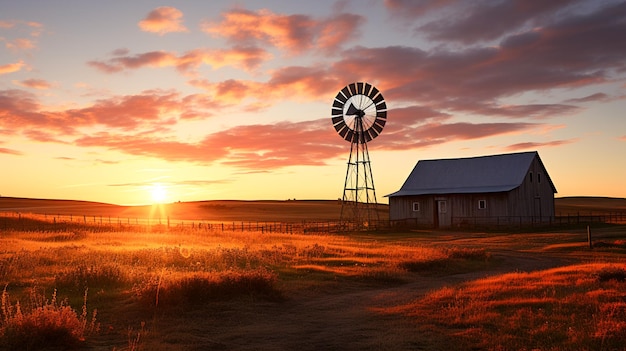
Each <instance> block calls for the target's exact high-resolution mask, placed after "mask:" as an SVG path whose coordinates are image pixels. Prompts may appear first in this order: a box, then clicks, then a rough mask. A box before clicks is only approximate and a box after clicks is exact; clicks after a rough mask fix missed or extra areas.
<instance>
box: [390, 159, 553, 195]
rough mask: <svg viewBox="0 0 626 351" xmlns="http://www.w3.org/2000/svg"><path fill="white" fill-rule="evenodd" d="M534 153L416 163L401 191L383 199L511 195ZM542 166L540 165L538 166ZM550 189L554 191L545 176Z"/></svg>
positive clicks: (524, 174) (520, 180)
mask: <svg viewBox="0 0 626 351" xmlns="http://www.w3.org/2000/svg"><path fill="white" fill-rule="evenodd" d="M535 157H536V158H537V159H538V160H539V162H541V159H540V158H539V154H538V153H537V152H536V151H532V152H520V153H513V154H503V155H491V156H481V157H470V158H455V159H441V160H422V161H419V162H418V163H417V164H416V165H415V167H414V168H413V171H412V172H411V174H410V175H409V177H408V178H407V179H406V181H405V182H404V184H403V185H402V187H401V188H400V190H398V191H396V192H394V193H392V194H389V195H386V197H395V196H405V195H426V194H449V193H456V194H467V193H493V192H504V191H510V190H512V189H514V188H516V187H518V186H520V184H522V182H523V181H524V179H525V177H526V174H527V172H528V169H529V167H530V166H531V164H532V162H533V160H534V159H535ZM541 165H542V166H543V163H541ZM544 173H545V175H546V177H547V180H548V181H549V182H550V186H551V187H552V189H553V191H554V192H555V193H556V188H555V186H554V184H553V183H552V180H551V179H550V177H549V176H548V174H547V172H544Z"/></svg>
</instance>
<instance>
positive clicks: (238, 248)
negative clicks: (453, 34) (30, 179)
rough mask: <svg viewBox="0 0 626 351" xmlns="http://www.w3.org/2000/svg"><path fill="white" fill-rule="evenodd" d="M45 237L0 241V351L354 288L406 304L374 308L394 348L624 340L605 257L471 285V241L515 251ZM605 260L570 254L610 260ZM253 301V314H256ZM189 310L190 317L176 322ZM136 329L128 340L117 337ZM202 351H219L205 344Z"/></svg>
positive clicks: (233, 237) (279, 238)
mask: <svg viewBox="0 0 626 351" xmlns="http://www.w3.org/2000/svg"><path fill="white" fill-rule="evenodd" d="M54 228H56V229H58V230H55V231H52V230H50V231H32V230H26V231H22V230H20V229H19V228H9V229H7V230H3V231H2V232H1V233H0V284H1V285H2V286H5V289H4V293H3V300H2V321H1V323H2V325H1V327H0V328H1V329H0V333H1V336H0V349H7V350H11V349H16V348H19V347H18V346H16V345H19V344H20V343H31V344H24V345H29V346H28V347H29V349H30V350H36V349H41V348H43V346H42V342H41V341H37V340H42V338H53V339H54V340H57V341H58V345H57V346H58V348H59V349H71V348H73V347H78V346H81V345H85V344H87V345H88V344H89V342H90V340H93V339H94V338H95V339H98V338H100V339H99V340H102V338H104V339H105V340H106V341H107V342H108V341H109V340H115V343H114V344H115V345H118V346H119V345H124V346H123V347H122V348H123V349H129V350H138V349H141V348H142V347H141V344H142V343H144V342H148V343H150V345H157V344H159V343H160V342H162V341H163V339H162V338H165V337H164V336H163V334H165V333H163V329H160V330H158V328H172V327H167V326H165V327H164V325H167V323H168V322H170V321H171V320H175V321H176V322H177V323H187V322H188V320H187V319H186V318H189V321H190V323H196V324H197V323H202V321H205V320H206V319H210V318H213V319H212V320H211V321H212V323H213V324H212V326H213V327H214V328H219V327H220V325H219V324H220V323H222V322H221V319H220V318H221V317H222V316H227V318H226V319H225V320H231V321H239V320H240V319H239V317H240V316H239V315H237V313H240V314H242V315H245V316H248V317H249V316H252V317H255V316H256V317H259V316H262V315H263V314H264V313H266V312H268V311H269V313H270V314H271V313H272V312H276V311H280V310H281V309H282V308H283V306H285V305H287V306H291V307H293V305H297V303H295V302H293V301H294V300H298V299H300V300H298V301H300V302H301V300H304V299H307V298H318V299H320V300H321V299H324V298H326V296H329V295H333V296H336V295H339V294H340V293H344V292H348V293H351V292H353V291H360V290H367V289H372V290H373V291H376V294H378V292H380V291H383V289H387V288H392V290H393V293H389V294H390V296H391V295H393V294H395V293H396V292H397V291H401V293H398V294H399V295H402V294H407V295H408V296H412V295H411V294H416V298H415V300H414V301H413V302H411V303H407V304H404V305H400V306H393V307H386V308H381V309H379V312H381V313H382V314H386V315H389V314H394V315H398V314H400V315H402V318H404V317H405V316H409V319H410V320H411V321H412V328H413V329H411V331H410V333H409V334H407V335H396V336H394V338H397V339H398V340H397V342H398V343H400V342H401V339H409V338H418V337H419V338H420V339H424V338H429V337H430V338H440V339H442V340H444V341H442V342H441V343H439V344H438V343H437V342H434V341H433V343H432V345H444V346H445V348H450V349H488V350H489V349H490V350H532V349H542V350H603V349H606V350H611V349H623V346H622V345H621V342H623V340H626V322H625V321H626V293H625V291H626V285H625V284H626V267H625V266H624V265H623V264H620V263H619V262H623V259H621V260H622V261H620V259H619V258H618V259H616V261H617V262H618V263H611V264H609V263H604V262H602V260H603V257H604V256H594V257H595V258H594V259H592V260H589V261H591V262H594V263H587V264H576V265H570V266H565V267H561V268H557V269H551V270H544V271H538V272H531V273H519V272H518V273H507V274H500V275H493V276H491V277H487V278H485V277H484V276H485V274H487V273H486V270H491V269H493V268H498V267H497V264H499V263H500V261H498V260H496V259H494V258H493V256H492V253H491V251H490V250H491V249H490V248H484V247H480V246H481V244H484V243H489V245H491V248H494V247H497V248H498V249H507V248H509V247H513V246H512V245H520V244H519V243H514V244H510V243H507V241H510V237H505V236H495V235H494V236H490V235H484V238H482V237H480V235H478V234H475V235H474V237H472V238H468V237H467V236H464V235H462V234H461V235H459V234H455V233H447V234H445V235H448V236H449V238H447V237H444V236H443V235H441V236H440V239H441V240H439V241H438V242H436V243H435V242H434V241H435V240H433V238H431V237H429V235H430V234H428V233H422V234H420V235H422V238H420V239H419V240H416V239H415V238H408V237H405V236H403V234H397V235H396V237H395V238H394V237H392V238H390V237H383V236H382V235H381V236H380V237H375V236H369V235H368V236H363V235H354V236H337V235H313V234H308V235H304V234H280V233H263V234H261V233H258V232H241V231H238V232H228V231H224V232H222V231H214V232H207V231H206V230H197V229H191V228H189V229H185V230H175V231H167V229H166V228H164V227H162V228H161V229H162V230H161V229H159V230H157V229H155V228H153V229H151V230H143V231H120V230H119V228H118V229H116V231H100V232H97V231H91V230H90V229H89V228H81V227H80V226H77V227H72V228H69V229H59V225H58V224H57V226H55V227H54ZM618 234H619V233H618ZM552 235H553V236H554V237H556V236H557V235H556V234H552ZM620 235H621V234H620ZM453 239H454V241H453ZM481 240H482V241H481ZM555 240H562V237H560V238H559V239H552V236H550V237H548V236H542V235H541V234H536V235H535V236H532V235H529V239H528V241H526V242H524V243H523V245H524V249H525V250H526V249H528V248H530V247H532V246H533V245H535V246H536V245H538V244H536V243H539V244H540V245H543V246H541V249H539V248H538V249H537V252H540V253H539V254H538V255H544V254H552V253H556V254H558V255H566V254H567V252H568V250H569V251H572V250H579V247H578V246H573V245H569V246H562V247H559V248H558V250H557V249H545V248H547V247H549V246H550V245H553V244H554V243H555V242H556V241H555ZM572 240H574V239H572ZM479 242H480V243H479ZM606 242H608V240H607V241H606ZM583 244H584V243H583ZM583 244H580V245H582V247H584V245H583ZM622 244H623V242H620V241H615V245H622ZM463 245H465V246H463ZM507 245H508V246H507ZM577 245H578V244H577ZM514 247H516V248H517V246H514ZM542 250H543V251H542ZM611 250H612V251H611ZM615 250H616V249H615V248H607V249H606V250H596V251H591V250H585V251H584V252H585V255H587V254H588V255H592V254H596V253H597V254H598V255H619V254H620V252H619V251H618V252H614V251H615ZM618 250H619V248H618ZM577 254H578V253H577ZM472 272H475V274H474V275H472V274H471V273H472ZM457 273H465V274H463V275H461V276H467V277H471V278H468V281H467V282H464V283H462V284H461V283H459V282H460V281H462V280H461V279H459V278H455V279H454V280H450V281H451V282H452V283H450V284H452V285H450V286H448V287H444V288H438V289H434V290H431V291H430V292H429V293H428V294H426V295H425V296H423V292H424V291H426V290H427V289H426V286H422V285H420V284H421V283H422V281H430V282H433V281H436V282H447V281H448V280H446V279H447V278H446V277H447V276H449V275H452V274H457ZM467 273H469V274H467ZM491 273H493V271H491ZM477 278H478V279H477ZM473 279H477V280H473ZM424 284H426V283H424ZM404 286H407V288H406V289H405V290H403V289H401V288H403V287H404ZM33 287H38V289H45V291H55V290H56V291H58V294H59V298H57V295H56V293H55V294H54V295H53V297H52V298H51V299H50V300H49V301H48V300H45V298H42V294H41V293H40V294H39V295H37V297H34V296H35V295H33V293H32V292H33V289H34V288H33ZM86 289H89V291H90V306H94V307H97V309H98V311H100V312H99V314H98V321H99V322H102V323H103V325H104V324H106V325H107V328H106V331H107V333H108V334H107V335H105V336H99V334H96V331H97V329H98V328H97V324H98V323H97V322H96V321H95V319H94V318H93V316H92V317H91V318H88V317H87V312H86V311H87V309H86V300H84V302H83V313H80V312H76V311H77V310H78V311H80V302H81V301H83V298H84V296H83V293H84V292H85V290H86ZM414 290H419V291H420V292H419V293H416V292H414ZM385 291H386V290H385ZM9 292H10V293H11V297H10V298H9ZM329 292H330V293H332V294H327V293H329ZM357 296H359V297H363V296H366V295H357ZM397 298H398V299H401V298H400V297H397ZM18 301H27V303H25V304H21V303H20V302H18ZM346 301H348V300H346ZM349 301H350V303H352V300H349ZM403 301H407V300H403ZM318 302H319V300H318ZM357 302H358V301H355V303H357ZM257 304H258V305H261V306H263V308H267V310H260V311H258V312H257V311H256V310H255V308H257V306H258V305H257ZM71 306H78V309H75V308H72V307H71ZM268 306H270V307H268ZM307 306H308V305H307ZM337 306H341V304H338V305H337ZM368 308H369V307H368ZM372 309H374V308H373V307H372ZM207 311H208V312H209V313H206V312H207ZM300 312H301V310H300ZM194 313H198V314H201V315H202V317H197V319H191V317H187V316H189V315H194ZM211 313H215V317H212V316H211ZM229 313H232V314H229ZM323 317H324V318H326V316H325V315H324V316H323ZM160 318H161V319H160ZM264 318H266V317H264ZM146 321H148V322H146ZM318 322H319V321H318ZM233 323H234V322H233ZM237 323H239V322H237ZM241 323H244V322H241ZM245 323H248V321H246V322H245ZM250 323H253V322H250ZM320 323H322V324H323V322H320ZM350 323H352V322H350ZM139 324H141V326H142V327H141V330H140V331H137V330H134V329H130V328H129V325H133V326H137V325H139ZM303 324H305V325H309V326H310V325H314V324H315V323H313V322H310V323H303ZM194 328H196V329H194V330H201V331H202V333H205V332H206V333H209V332H211V331H212V330H211V329H202V327H201V326H195V327H194ZM207 328H208V327H207ZM223 328H224V329H218V330H220V331H224V330H225V329H226V327H223ZM266 328H267V327H266ZM246 331H249V329H245V328H244V329H242V333H245V332H246ZM186 333H188V334H184V335H186V336H187V335H191V333H192V332H191V331H186ZM198 333H200V332H198ZM216 333H217V332H216ZM233 333H235V332H233ZM415 335H418V336H415ZM191 336H193V335H191ZM211 337H215V339H219V335H213V336H211ZM292 337H293V336H292ZM146 338H148V339H151V338H154V339H155V340H154V341H151V340H148V341H146ZM160 338H161V339H160ZM172 338H173V339H176V338H175V337H174V336H172ZM206 338H207V339H208V338H209V337H206ZM182 339H184V338H182ZM182 339H181V340H182ZM445 340H447V341H445ZM449 340H454V342H450V341H449ZM205 341H206V340H205ZM210 341H211V342H213V340H210ZM296 341H297V340H296ZM100 342H101V343H105V342H103V341H100ZM177 342H178V341H177ZM180 342H181V343H182V342H183V341H180ZM424 342H427V341H424ZM100 345H101V344H100ZM126 345H127V346H126ZM215 345H216V347H217V346H222V348H227V347H226V346H232V345H228V344H227V345H226V346H224V345H221V344H220V343H219V342H218V341H215ZM235 345H236V344H235ZM46 346H51V345H46ZM88 346H89V345H88ZM379 346H381V345H379ZM405 346H406V344H405ZM232 348H236V347H232ZM259 348H262V347H259ZM390 348H391V347H390ZM110 349H111V348H109V350H110ZM161 349H168V348H167V347H164V348H161ZM161 349H158V348H157V349H156V350H161ZM172 349H185V348H184V347H183V346H181V347H180V348H175V347H173V348H172Z"/></svg>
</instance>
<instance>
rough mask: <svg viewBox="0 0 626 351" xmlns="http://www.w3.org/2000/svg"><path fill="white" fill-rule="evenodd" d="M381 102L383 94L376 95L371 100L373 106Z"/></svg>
mask: <svg viewBox="0 0 626 351" xmlns="http://www.w3.org/2000/svg"><path fill="white" fill-rule="evenodd" d="M383 100H384V98H383V94H378V95H377V96H376V97H375V98H373V99H372V101H374V104H376V105H378V104H379V103H380V102H381V101H383Z"/></svg>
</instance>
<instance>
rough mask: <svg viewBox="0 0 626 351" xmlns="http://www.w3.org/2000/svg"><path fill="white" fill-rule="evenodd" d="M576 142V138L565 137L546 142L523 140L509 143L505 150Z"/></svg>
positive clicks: (532, 148)
mask: <svg viewBox="0 0 626 351" xmlns="http://www.w3.org/2000/svg"><path fill="white" fill-rule="evenodd" d="M575 142H578V139H577V138H575V139H567V140H553V141H548V142H525V143H517V144H513V145H509V146H507V147H506V148H505V150H507V151H519V150H536V149H538V148H542V147H553V146H561V145H566V144H571V143H575Z"/></svg>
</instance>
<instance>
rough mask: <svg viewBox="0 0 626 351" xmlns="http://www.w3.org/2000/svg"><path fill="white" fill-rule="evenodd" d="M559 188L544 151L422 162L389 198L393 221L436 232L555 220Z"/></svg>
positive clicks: (390, 215)
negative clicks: (425, 227)
mask: <svg viewBox="0 0 626 351" xmlns="http://www.w3.org/2000/svg"><path fill="white" fill-rule="evenodd" d="M556 192H557V191H556V187H555V186H554V183H553V182H552V180H551V179H550V176H549V175H548V172H547V171H546V168H545V167H544V165H543V162H542V161H541V158H539V153H537V152H536V151H532V152H520V153H510V154H500V155H490V156H480V157H469V158H454V159H437V160H420V161H419V162H417V164H416V165H415V167H414V168H413V171H411V174H409V176H408V178H407V179H406V181H405V182H404V184H403V185H402V187H401V188H400V190H398V191H396V192H394V193H392V194H389V195H386V197H388V198H389V219H390V220H391V222H392V223H405V224H409V225H410V224H414V225H417V226H428V227H435V228H445V227H457V226H462V225H471V224H474V225H475V224H477V223H479V224H487V225H488V224H498V225H506V224H507V223H510V224H518V223H519V224H527V223H536V222H549V221H552V220H553V218H554V194H555V193H556Z"/></svg>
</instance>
